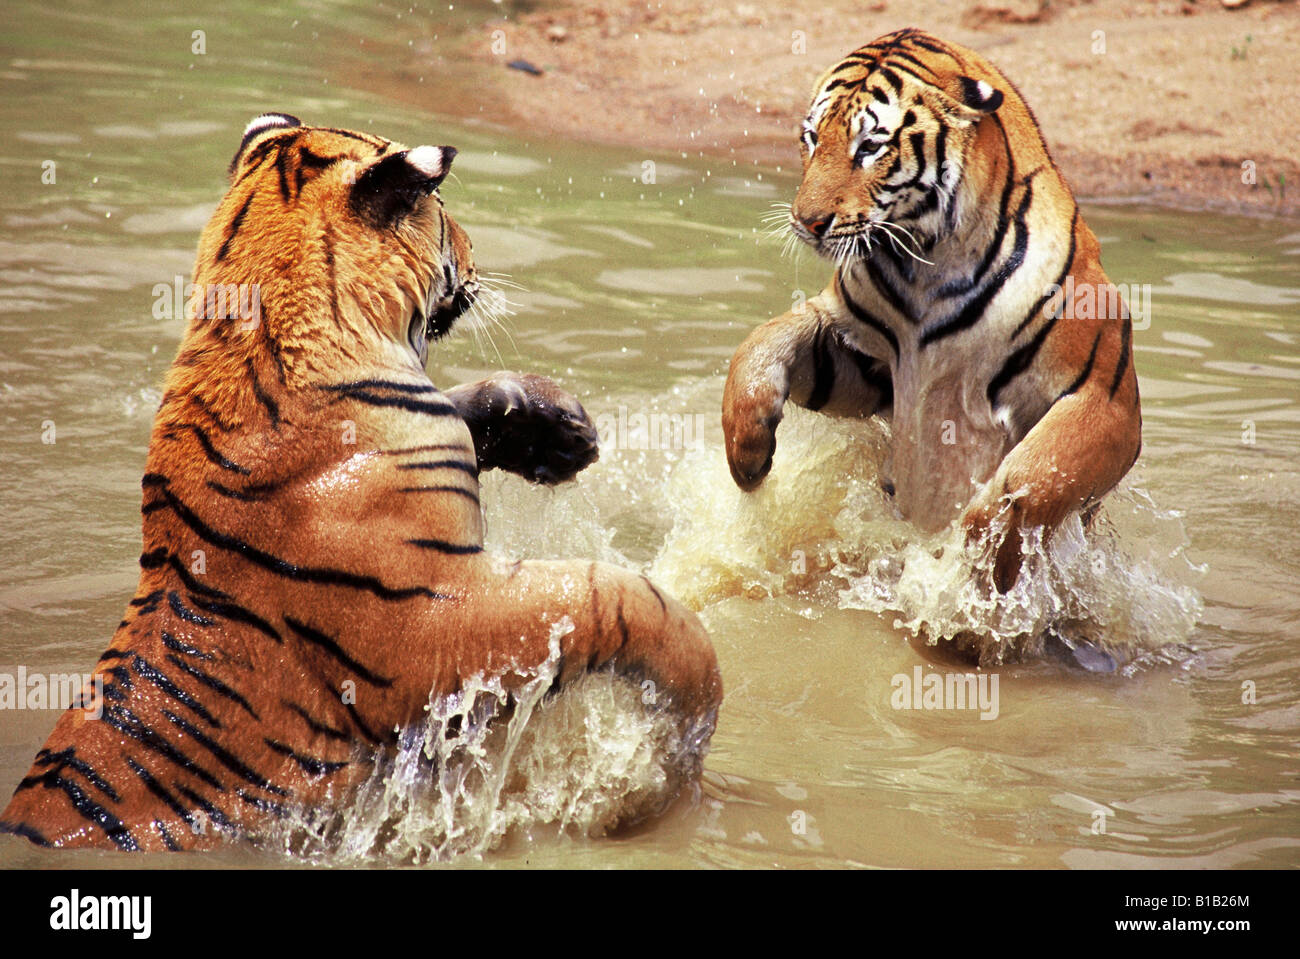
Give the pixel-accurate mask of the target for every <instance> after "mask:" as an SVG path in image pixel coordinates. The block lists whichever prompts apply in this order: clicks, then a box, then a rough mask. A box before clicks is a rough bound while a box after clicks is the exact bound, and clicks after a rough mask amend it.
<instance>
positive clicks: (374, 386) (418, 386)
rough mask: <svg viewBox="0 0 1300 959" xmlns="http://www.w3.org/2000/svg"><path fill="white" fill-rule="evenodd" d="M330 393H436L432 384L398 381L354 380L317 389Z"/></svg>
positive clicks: (436, 390)
mask: <svg viewBox="0 0 1300 959" xmlns="http://www.w3.org/2000/svg"><path fill="white" fill-rule="evenodd" d="M316 388H317V389H318V390H327V391H328V392H330V393H352V392H355V391H357V390H392V391H393V392H395V393H436V392H438V388H437V387H436V386H434V385H433V384H432V383H402V382H400V381H398V380H354V381H353V382H351V383H331V384H328V385H324V386H318V387H316Z"/></svg>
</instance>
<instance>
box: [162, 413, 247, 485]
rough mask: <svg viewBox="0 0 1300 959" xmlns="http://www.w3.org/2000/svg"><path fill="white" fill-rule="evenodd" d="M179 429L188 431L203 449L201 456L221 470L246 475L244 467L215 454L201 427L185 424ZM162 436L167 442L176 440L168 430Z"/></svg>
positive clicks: (214, 449) (214, 448)
mask: <svg viewBox="0 0 1300 959" xmlns="http://www.w3.org/2000/svg"><path fill="white" fill-rule="evenodd" d="M181 429H186V430H190V431H191V432H192V433H193V434H194V436H195V438H196V439H197V440H198V441H199V445H200V446H202V447H203V455H204V456H206V457H207V458H208V459H209V460H211V461H212V462H213V463H216V464H217V465H218V466H220V467H221V468H222V469H223V470H230V472H232V473H239V474H240V475H242V476H247V475H248V472H249V471H248V470H247V469H246V468H245V467H243V466H240V465H239V464H238V463H234V462H232V461H230V460H228V459H226V457H224V456H222V455H221V454H220V453H218V452H217V448H216V447H215V446H213V445H212V440H211V439H209V437H208V434H207V433H206V432H204V430H203V428H202V427H200V426H197V425H195V424H194V423H186V424H184V425H183V426H181ZM163 435H164V436H166V437H167V439H169V440H174V439H178V437H177V435H176V433H175V432H174V431H170V430H169V431H168V432H167V433H165V434H163Z"/></svg>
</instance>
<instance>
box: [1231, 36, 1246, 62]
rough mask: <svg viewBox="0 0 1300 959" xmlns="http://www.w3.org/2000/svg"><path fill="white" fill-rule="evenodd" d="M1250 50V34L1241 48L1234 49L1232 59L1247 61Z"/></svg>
mask: <svg viewBox="0 0 1300 959" xmlns="http://www.w3.org/2000/svg"><path fill="white" fill-rule="evenodd" d="M1249 50H1250V34H1249V33H1248V34H1246V40H1245V42H1243V43H1242V45H1241V46H1239V47H1233V48H1232V59H1234V60H1245V59H1246V54H1247V53H1248V52H1249Z"/></svg>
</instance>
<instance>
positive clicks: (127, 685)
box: [0, 114, 722, 850]
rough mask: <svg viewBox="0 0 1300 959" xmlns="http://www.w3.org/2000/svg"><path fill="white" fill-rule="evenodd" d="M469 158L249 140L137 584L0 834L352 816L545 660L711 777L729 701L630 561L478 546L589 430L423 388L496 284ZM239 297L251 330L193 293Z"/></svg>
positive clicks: (531, 400) (190, 336) (184, 834)
mask: <svg viewBox="0 0 1300 959" xmlns="http://www.w3.org/2000/svg"><path fill="white" fill-rule="evenodd" d="M455 153H456V151H455V150H454V149H453V148H451V147H441V146H418V147H415V148H413V149H407V148H405V147H403V146H401V145H400V144H397V143H393V142H390V141H389V140H386V139H383V138H381V137H377V136H373V135H371V134H368V133H357V132H352V131H348V130H340V129H334V128H325V127H307V126H304V125H303V124H301V123H300V122H299V121H298V120H297V119H296V118H294V117H291V116H287V115H283V114H267V115H263V116H261V117H258V118H257V119H255V120H253V121H252V122H251V123H250V124H249V126H248V127H247V129H246V131H245V133H244V136H243V140H242V142H241V143H240V145H239V149H238V151H237V153H236V155H235V157H234V159H233V161H232V162H231V165H230V182H231V186H230V190H229V192H228V193H227V194H226V196H225V198H224V199H223V200H222V202H221V203H220V205H219V206H218V207H217V210H216V212H215V213H214V214H213V216H212V219H211V221H210V222H209V223H208V225H207V227H206V228H205V230H204V231H203V234H202V237H201V239H200V242H199V249H198V257H197V261H196V265H195V271H194V279H195V285H196V289H197V290H198V294H197V295H196V297H195V301H193V302H192V303H191V310H190V313H191V318H190V319H189V322H188V327H187V330H186V332H185V335H184V338H183V340H182V342H181V346H180V350H179V353H178V355H177V357H176V360H175V362H174V364H173V366H172V368H171V370H170V372H169V373H168V375H167V380H166V385H165V390H164V394H163V397H162V402H161V405H160V407H159V410H158V413H157V416H156V419H155V422H154V427H153V433H152V437H151V440H150V444H149V452H148V458H147V466H146V471H145V474H144V478H143V481H142V486H143V491H144V493H143V506H142V510H141V512H142V516H143V519H142V525H143V541H144V544H143V551H142V553H141V556H140V567H141V572H140V580H139V587H138V589H137V591H136V594H135V597H134V598H133V599H132V600H131V601H130V603H129V604H128V606H127V611H126V615H125V618H123V620H122V621H121V623H120V624H119V625H118V628H117V631H116V633H115V634H114V636H113V639H112V642H111V644H110V645H109V647H108V649H107V650H106V651H105V652H104V653H103V655H102V656H100V658H99V662H98V664H97V665H96V667H95V671H94V680H93V682H92V683H91V684H90V685H89V686H88V687H87V688H86V689H85V690H83V692H82V701H81V702H80V703H79V704H78V705H77V706H76V707H75V708H74V709H71V710H69V711H67V712H66V713H65V714H64V715H63V716H62V717H61V718H60V719H59V721H58V723H57V725H56V726H55V728H54V731H53V733H52V734H51V735H50V737H49V739H48V741H47V742H46V744H45V746H44V748H43V749H41V750H40V752H39V753H37V756H36V760H35V762H34V764H33V766H32V768H31V770H30V772H29V773H28V775H27V776H26V777H25V778H24V779H23V780H22V781H21V782H20V783H19V785H18V788H17V791H16V792H15V794H14V797H13V799H12V801H11V802H10V803H9V805H8V807H7V808H6V809H5V810H4V813H3V814H2V815H0V830H3V831H5V832H8V833H12V834H16V835H19V836H24V837H26V838H27V839H30V840H32V841H33V842H36V843H39V844H41V845H48V846H57V847H74V846H75V847H83V846H90V847H105V848H116V849H122V850H179V849H190V848H195V847H202V846H210V845H213V844H215V843H217V842H220V841H222V840H223V839H224V838H227V837H231V836H245V837H253V838H256V837H257V836H258V835H259V833H260V831H261V830H262V829H263V828H264V827H266V826H268V825H269V822H268V821H269V820H276V819H279V818H281V817H284V816H286V815H287V814H288V813H289V812H290V811H291V810H295V809H306V810H312V809H314V808H317V807H318V806H320V805H321V804H330V805H332V806H338V805H340V804H341V805H342V806H343V808H344V809H346V797H347V796H348V795H349V793H350V790H353V789H354V788H355V787H356V786H357V785H358V784H359V783H360V782H361V781H362V780H364V778H365V777H366V776H367V774H368V773H369V772H370V770H371V769H373V768H374V760H375V759H376V758H378V757H380V756H382V755H384V754H386V751H387V753H388V754H391V750H392V749H393V747H394V745H395V743H396V742H397V738H398V732H397V731H398V730H399V729H401V728H403V727H406V726H409V725H410V724H413V723H416V722H420V721H423V720H424V718H425V716H426V708H427V707H428V705H429V703H430V697H431V696H434V697H438V696H444V695H448V694H453V693H455V692H456V691H457V690H459V689H461V687H462V684H464V683H466V682H469V681H470V680H477V679H479V678H481V677H496V678H498V679H499V680H500V683H501V685H502V686H503V687H504V688H505V690H506V691H507V693H509V694H513V691H514V690H516V689H517V688H519V687H520V686H521V685H522V684H524V683H525V681H527V680H529V679H530V678H531V679H533V680H535V679H536V676H537V674H538V672H539V670H541V669H542V668H543V666H548V668H551V669H554V671H555V675H554V680H553V683H552V686H551V689H552V690H558V689H560V688H562V687H563V686H565V685H566V684H567V683H569V682H570V681H573V680H575V679H577V678H579V677H581V676H583V675H585V674H587V673H589V672H591V671H596V670H612V671H614V672H615V673H616V674H618V675H620V676H623V677H626V678H628V679H629V680H630V681H632V682H634V683H635V684H636V685H638V686H644V684H646V683H647V682H649V683H653V684H654V687H655V690H656V695H655V696H654V697H651V699H653V704H652V705H651V706H649V707H647V708H651V709H654V710H656V711H658V715H659V716H660V717H661V718H662V717H664V716H666V717H668V719H669V724H670V726H672V724H674V723H675V724H676V728H679V729H680V730H682V731H683V736H684V737H685V738H686V739H687V740H689V741H690V742H691V743H694V744H695V745H696V746H697V747H698V748H696V749H695V751H694V754H693V755H690V756H685V757H683V758H682V760H681V761H682V763H683V765H682V766H681V768H679V769H674V770H669V776H668V780H669V782H670V783H680V782H684V781H685V779H686V777H688V776H691V775H693V774H694V773H696V772H698V764H699V761H700V760H701V758H702V752H703V750H704V749H706V748H707V742H708V738H709V735H710V734H711V732H712V729H713V724H714V722H715V720H716V715H717V710H718V707H719V704H720V702H721V698H722V684H721V680H720V677H719V673H718V667H717V661H716V658H715V655H714V651H713V648H712V646H711V644H710V642H709V639H708V636H707V634H706V633H705V631H704V629H703V628H702V626H701V625H700V623H699V621H698V620H697V619H696V617H695V616H694V615H693V614H692V613H690V612H688V611H687V610H686V609H685V608H684V607H682V606H681V605H680V604H679V603H677V602H676V601H674V600H673V599H671V598H670V597H667V596H665V595H664V594H663V593H661V592H660V591H659V590H657V589H656V588H655V587H654V586H653V585H652V584H651V583H650V581H649V580H647V579H645V578H644V577H641V576H637V575H634V574H631V573H628V572H625V571H623V570H621V569H617V568H615V567H611V566H607V565H603V564H599V563H588V562H534V561H518V562H511V561H507V560H506V559H504V558H502V557H498V556H495V555H492V554H490V553H488V552H486V551H484V549H483V517H482V513H481V510H480V506H479V482H478V477H479V473H480V472H481V471H482V470H488V469H493V468H502V469H507V470H510V471H513V472H516V473H519V474H521V475H524V476H526V477H527V478H529V479H530V480H534V481H540V482H546V483H554V482H559V481H561V480H564V479H567V478H569V477H571V476H573V475H574V474H575V473H577V472H578V471H579V470H581V469H583V468H584V467H585V466H587V465H588V464H589V463H590V462H591V461H592V460H594V459H595V457H596V434H595V430H594V428H593V427H592V424H591V421H590V419H589V418H588V416H587V414H586V413H585V411H584V410H583V409H582V407H581V405H580V404H579V403H578V402H577V401H576V400H574V399H573V398H572V397H571V396H569V395H568V394H566V393H564V392H563V391H562V390H560V389H559V387H558V386H556V384H555V383H553V382H552V381H550V380H549V379H546V378H545V377H540V376H520V375H518V374H512V373H499V374H497V375H495V376H493V377H490V378H488V379H486V380H484V381H482V382H478V383H472V384H467V385H463V386H457V387H454V388H452V389H449V390H446V391H442V390H439V389H437V388H436V387H435V386H434V385H433V383H432V382H431V381H430V379H429V377H428V375H427V374H426V373H425V368H424V367H425V357H426V354H427V350H428V348H429V343H430V342H431V341H432V340H436V339H437V338H438V337H439V336H441V335H443V334H445V333H446V332H447V331H448V330H449V329H450V328H451V326H452V324H453V323H454V322H455V321H456V319H457V318H458V317H459V316H460V315H461V314H462V313H464V312H465V311H466V310H468V309H469V308H470V307H471V306H472V305H473V303H474V301H475V298H476V297H477V296H478V295H479V292H480V290H479V283H478V279H477V275H476V273H475V268H474V263H473V259H472V256H471V250H470V243H469V240H468V238H467V237H466V234H465V232H464V231H463V230H462V229H461V227H460V226H459V225H458V224H457V223H456V221H455V220H454V219H452V217H451V215H450V214H449V213H448V212H447V210H446V209H445V207H444V204H443V201H442V198H441V196H440V195H439V192H438V190H439V186H440V184H441V183H442V181H443V178H444V177H446V175H447V173H448V170H449V169H450V165H451V162H452V159H453V158H454V156H455ZM244 284H247V285H250V286H251V287H252V288H253V289H255V290H257V291H258V292H259V295H258V296H257V297H256V298H255V299H256V301H257V302H258V303H259V305H260V311H259V313H260V315H258V316H256V317H255V318H253V319H249V318H248V317H246V316H242V315H239V314H237V313H235V312H233V311H230V310H227V311H225V312H222V311H221V310H220V309H217V310H214V309H213V308H212V302H211V301H212V298H205V296H204V292H203V291H204V290H205V289H210V288H222V289H227V290H228V289H231V288H240V287H242V285H244ZM239 302H244V301H242V300H241V301H239ZM557 624H560V625H561V626H562V627H563V628H560V629H557ZM566 630H567V632H566ZM559 633H563V635H560V636H559V638H558V643H559V649H558V661H557V658H556V650H555V648H554V644H555V642H556V641H557V634H559ZM643 701H649V700H646V699H645V698H644V697H643ZM675 775H676V777H677V778H674V776H675ZM340 797H342V798H340ZM668 798H671V796H669V797H666V798H665V802H666V801H667V799H668ZM200 827H202V828H200ZM208 827H211V828H208Z"/></svg>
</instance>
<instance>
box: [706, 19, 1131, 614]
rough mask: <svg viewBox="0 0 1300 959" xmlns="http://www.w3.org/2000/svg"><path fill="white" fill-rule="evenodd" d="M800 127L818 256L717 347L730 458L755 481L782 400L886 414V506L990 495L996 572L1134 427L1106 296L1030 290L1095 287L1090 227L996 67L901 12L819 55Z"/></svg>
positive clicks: (749, 485)
mask: <svg viewBox="0 0 1300 959" xmlns="http://www.w3.org/2000/svg"><path fill="white" fill-rule="evenodd" d="M802 143H803V158H804V164H803V179H802V182H801V183H800V186H799V191H798V194H797V196H796V198H795V201H794V204H793V206H792V208H791V229H792V230H793V231H794V232H795V234H796V235H797V236H799V238H800V239H802V240H804V241H805V242H807V243H809V244H810V245H812V246H813V247H814V248H815V249H816V250H817V251H818V252H819V253H820V254H822V255H823V256H826V257H827V258H828V259H831V260H832V261H833V262H835V263H836V266H837V268H836V271H835V274H834V276H833V277H832V280H831V282H830V284H829V285H828V286H827V288H826V289H825V290H824V291H823V292H822V293H821V294H820V295H819V296H817V297H814V298H813V299H811V300H809V301H808V302H807V304H805V305H804V307H803V308H802V309H801V310H799V311H797V312H792V313H788V314H786V315H784V316H782V317H778V318H777V319H775V320H772V321H770V322H769V323H767V324H764V325H763V326H761V327H759V328H758V329H757V330H755V331H754V332H753V333H752V334H751V335H750V336H749V337H748V338H747V339H746V340H745V342H744V343H743V344H742V345H741V347H740V348H739V350H737V352H736V354H735V355H734V356H733V358H732V361H731V368H730V371H729V374H728V378H727V384H726V387H725V390H724V397H723V410H722V420H723V430H724V433H725V436H726V443H727V457H728V462H729V464H730V466H731V470H732V475H733V477H735V480H736V482H737V484H738V485H740V486H741V487H742V488H745V489H753V488H754V487H755V486H757V485H758V484H759V483H761V482H762V480H763V477H764V476H765V475H766V473H767V471H768V470H769V469H770V468H771V456H772V451H773V450H774V448H775V442H776V439H775V430H776V425H777V423H778V422H779V421H780V418H781V413H782V408H783V406H784V403H785V402H786V400H787V399H789V400H793V401H794V402H796V403H799V404H800V405H805V406H808V407H810V408H812V409H819V410H824V411H826V412H829V413H834V414H837V415H850V416H869V415H873V414H876V413H880V414H882V415H888V416H889V417H890V419H891V421H892V425H893V431H892V432H893V439H892V451H891V456H890V460H889V462H888V464H887V466H886V475H885V476H884V477H882V479H883V481H884V483H885V486H886V488H887V489H890V490H892V491H893V493H894V496H895V499H896V502H897V505H898V507H899V509H900V511H901V512H902V513H903V515H904V516H906V517H908V518H910V519H912V520H913V521H914V522H915V523H916V524H917V525H918V526H921V527H922V528H925V529H929V530H935V529H940V528H942V527H944V526H945V525H947V524H948V523H950V522H952V521H954V520H957V521H959V522H961V523H962V525H963V526H964V527H965V529H966V530H967V531H968V533H969V535H970V537H971V538H972V539H979V538H982V537H984V536H985V535H986V534H988V533H989V532H990V530H991V529H994V530H995V532H996V523H995V520H997V517H998V516H999V514H1000V513H1002V512H1004V511H1005V512H1007V513H1008V514H1009V523H1008V525H1007V530H1006V532H1005V533H1004V534H1003V535H1002V538H1001V539H1000V541H998V542H997V543H996V544H995V548H996V552H997V557H996V562H995V569H994V579H995V582H996V583H997V585H998V586H999V588H1001V589H1003V590H1006V589H1008V588H1010V586H1011V585H1012V584H1013V583H1014V581H1015V579H1016V576H1017V574H1018V572H1019V569H1020V563H1021V557H1020V537H1019V532H1018V531H1019V530H1022V529H1026V528H1030V527H1035V526H1044V527H1046V529H1047V531H1048V533H1049V534H1050V531H1051V530H1052V529H1053V528H1055V527H1056V526H1057V525H1058V524H1059V523H1060V522H1061V520H1062V519H1064V517H1065V516H1066V515H1067V514H1069V513H1070V512H1071V511H1073V510H1077V509H1080V508H1085V507H1087V506H1089V505H1090V504H1093V503H1095V502H1096V501H1097V500H1098V499H1100V497H1102V496H1103V495H1105V493H1107V492H1108V491H1109V490H1111V489H1112V488H1113V487H1114V486H1115V484H1116V483H1117V482H1119V480H1120V478H1121V477H1123V475H1124V474H1125V473H1126V472H1127V471H1128V470H1129V468H1130V467H1131V466H1132V464H1133V462H1134V461H1135V459H1136V457H1137V454H1138V450H1139V447H1140V443H1141V411H1140V404H1139V401H1138V387H1137V377H1136V374H1135V372H1134V369H1133V363H1132V348H1131V332H1132V330H1131V324H1130V320H1129V316H1128V312H1127V309H1125V308H1124V307H1123V305H1122V303H1118V304H1117V305H1108V307H1107V308H1106V309H1104V310H1102V311H1100V315H1095V316H1082V315H1081V316H1079V317H1075V316H1074V315H1073V303H1072V302H1063V300H1064V298H1063V297H1061V296H1057V297H1052V296H1051V295H1050V290H1051V289H1052V288H1053V286H1058V285H1059V286H1061V287H1065V286H1066V285H1067V283H1068V282H1069V281H1070V280H1071V278H1072V281H1073V282H1074V283H1075V284H1081V285H1086V286H1081V287H1080V288H1081V289H1098V288H1100V289H1107V290H1108V289H1110V287H1109V281H1108V280H1107V278H1106V275H1105V273H1104V272H1103V270H1102V267H1101V262H1100V255H1099V254H1100V251H1099V246H1098V243H1097V240H1096V237H1095V236H1094V235H1093V234H1092V231H1090V230H1089V229H1088V227H1087V226H1086V225H1085V224H1084V222H1083V220H1082V218H1081V217H1080V216H1079V214H1078V207H1077V204H1076V203H1075V200H1074V197H1073V195H1072V194H1071V192H1070V190H1069V187H1068V186H1067V185H1066V183H1065V181H1064V179H1063V178H1062V177H1061V174H1060V171H1059V170H1058V169H1057V167H1056V165H1055V164H1054V163H1053V161H1052V158H1051V156H1050V154H1049V153H1048V150H1047V146H1046V144H1045V143H1044V141H1043V138H1042V135H1041V133H1040V132H1039V129H1038V125H1037V123H1036V121H1035V119H1034V116H1033V114H1032V113H1031V111H1030V110H1029V107H1028V106H1027V105H1026V104H1025V102H1024V100H1023V99H1022V98H1021V97H1020V94H1019V92H1018V91H1017V90H1016V89H1015V87H1014V86H1013V85H1012V84H1011V83H1010V81H1008V80H1007V79H1006V77H1004V76H1003V75H1002V73H1001V72H1000V71H998V70H997V68H996V67H994V66H993V65H992V64H990V63H989V62H988V61H987V60H985V59H984V58H983V57H981V56H980V55H979V54H977V53H975V52H974V51H972V50H968V49H966V48H964V47H960V46H958V45H956V44H952V43H947V42H945V41H942V40H939V39H937V38H935V37H932V36H929V35H927V34H924V33H921V32H919V31H916V30H905V31H900V32H899V33H895V34H890V35H888V36H885V37H881V38H880V39H878V40H875V41H873V42H872V43H869V44H867V45H865V46H864V47H861V48H860V49H858V50H856V51H854V52H853V53H852V54H850V55H849V56H848V57H846V58H845V59H844V60H843V61H842V62H841V63H839V64H837V65H836V66H835V67H833V68H832V69H831V70H829V71H828V72H827V73H825V74H824V75H823V76H822V77H821V78H820V79H819V81H818V83H817V87H816V89H815V91H814V95H813V101H812V105H811V107H810V111H809V116H808V118H807V119H806V120H805V121H804V127H803V140H802ZM1106 302H1107V303H1108V304H1111V300H1110V299H1109V298H1107V300H1106ZM1116 302H1117V301H1116ZM1079 312H1080V313H1081V314H1082V313H1083V312H1084V311H1082V310H1081V311H1079ZM998 522H1000V521H998Z"/></svg>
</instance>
